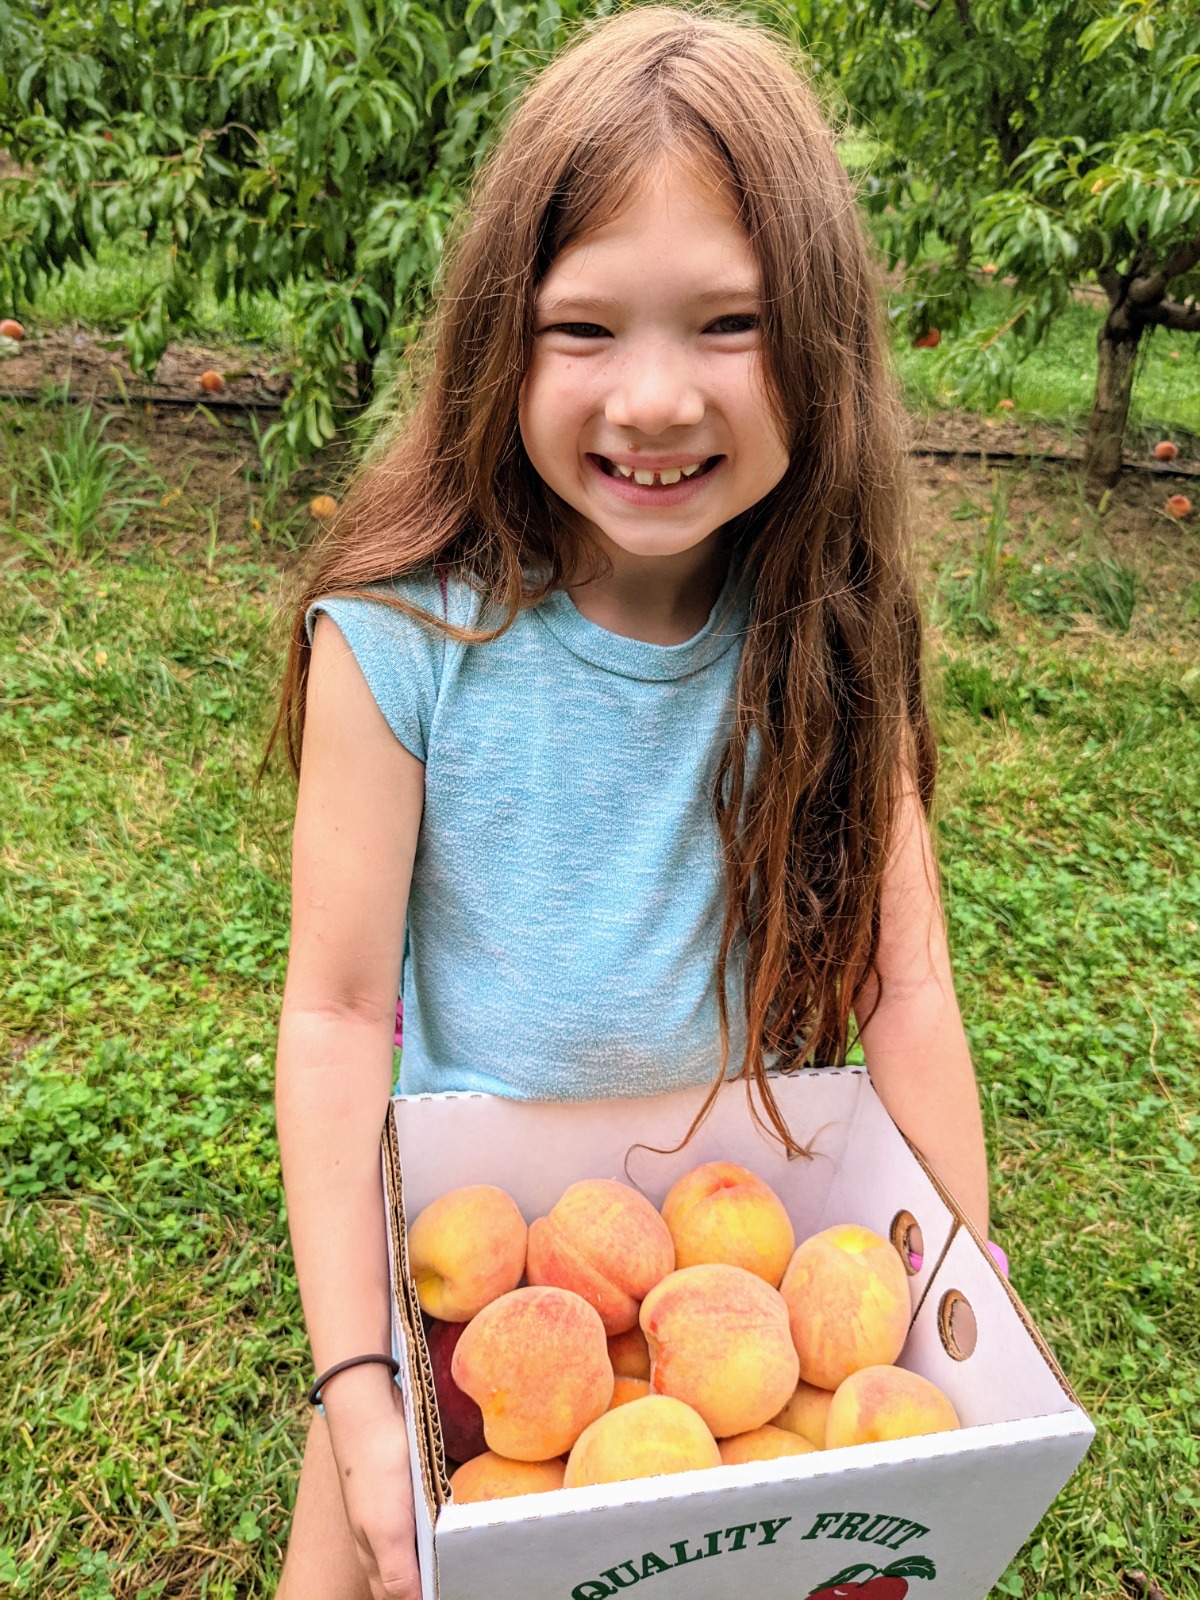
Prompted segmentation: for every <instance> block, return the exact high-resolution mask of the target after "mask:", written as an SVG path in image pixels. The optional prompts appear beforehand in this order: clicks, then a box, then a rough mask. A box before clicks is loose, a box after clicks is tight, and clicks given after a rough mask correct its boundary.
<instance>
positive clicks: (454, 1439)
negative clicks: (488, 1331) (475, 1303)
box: [425, 1320, 487, 1461]
mask: <svg viewBox="0 0 1200 1600" xmlns="http://www.w3.org/2000/svg"><path fill="white" fill-rule="evenodd" d="M467 1326H468V1324H467V1323H465V1322H435V1321H432V1320H431V1321H430V1324H429V1326H428V1328H427V1329H426V1330H425V1343H426V1345H427V1346H428V1349H429V1364H430V1366H431V1368H432V1369H433V1392H434V1394H435V1396H436V1397H437V1414H438V1422H439V1423H440V1424H441V1429H442V1443H443V1444H444V1445H445V1447H446V1454H447V1455H448V1456H449V1457H450V1459H451V1460H452V1461H471V1460H473V1459H474V1457H475V1456H480V1455H482V1454H483V1453H484V1451H485V1450H486V1449H487V1440H486V1439H485V1438H484V1436H483V1417H482V1416H481V1414H480V1411H479V1407H478V1406H477V1405H476V1404H475V1402H474V1400H472V1399H471V1397H470V1396H469V1395H465V1394H464V1393H463V1392H462V1390H461V1389H460V1388H459V1387H458V1385H457V1384H456V1383H455V1381H454V1378H453V1377H452V1375H451V1372H450V1364H451V1362H452V1361H453V1360H454V1347H455V1346H456V1345H457V1343H458V1341H459V1339H460V1338H461V1337H462V1334H463V1330H464V1329H465V1328H466V1327H467Z"/></svg>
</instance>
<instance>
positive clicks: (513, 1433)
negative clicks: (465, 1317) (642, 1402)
mask: <svg viewBox="0 0 1200 1600" xmlns="http://www.w3.org/2000/svg"><path fill="white" fill-rule="evenodd" d="M450 1370H451V1373H452V1374H453V1377H454V1381H455V1383H457V1385H458V1386H459V1388H460V1389H461V1390H462V1391H463V1393H464V1394H468V1395H470V1397H471V1399H472V1400H474V1402H475V1404H476V1405H477V1406H478V1407H479V1409H480V1410H481V1411H482V1412H483V1432H484V1437H485V1438H486V1439H487V1442H488V1449H489V1450H494V1451H495V1453H496V1454H497V1455H501V1456H507V1457H508V1459H509V1460H510V1461H549V1459H550V1458H551V1456H560V1455H563V1454H564V1453H565V1452H566V1451H568V1450H569V1449H570V1448H571V1446H572V1445H573V1444H574V1443H575V1441H576V1439H578V1437H579V1435H580V1434H581V1433H582V1432H583V1430H584V1428H586V1427H587V1425H588V1423H589V1422H594V1421H595V1420H596V1418H597V1417H598V1416H600V1415H602V1413H603V1412H604V1411H605V1410H606V1409H607V1407H608V1403H609V1401H610V1400H611V1399H612V1396H613V1370H612V1366H611V1364H610V1362H609V1359H608V1344H607V1341H606V1340H605V1337H604V1324H603V1323H602V1322H601V1321H600V1316H599V1313H598V1312H597V1311H596V1310H595V1308H594V1307H593V1306H590V1305H588V1303H587V1301H586V1300H582V1299H580V1297H579V1296H578V1295H577V1294H571V1293H570V1291H569V1290H567V1289H547V1288H528V1289H514V1290H513V1291H512V1292H511V1294H505V1295H501V1296H500V1298H499V1299H498V1300H493V1301H492V1303H491V1304H490V1305H488V1306H485V1307H484V1308H483V1310H482V1311H481V1312H480V1313H479V1315H478V1316H477V1317H475V1318H473V1319H472V1321H471V1322H469V1323H468V1324H467V1327H466V1330H465V1331H464V1333H463V1335H462V1337H461V1338H460V1339H459V1341H458V1344H457V1346H456V1347H455V1351H454V1359H453V1361H452V1362H451V1365H450Z"/></svg>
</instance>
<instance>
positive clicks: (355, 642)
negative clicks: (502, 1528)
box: [304, 573, 447, 761]
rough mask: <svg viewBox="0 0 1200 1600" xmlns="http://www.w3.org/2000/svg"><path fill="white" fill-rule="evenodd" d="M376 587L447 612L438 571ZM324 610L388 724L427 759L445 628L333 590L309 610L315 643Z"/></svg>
mask: <svg viewBox="0 0 1200 1600" xmlns="http://www.w3.org/2000/svg"><path fill="white" fill-rule="evenodd" d="M373 587H375V588H376V589H377V592H378V593H379V594H380V596H387V595H395V596H397V597H398V598H399V599H401V600H406V601H408V602H409V603H410V604H411V605H414V606H417V607H419V608H420V609H421V610H422V611H424V612H427V613H428V614H429V615H430V616H432V617H437V618H440V617H442V616H443V615H444V614H445V613H444V611H443V598H442V586H441V583H440V581H439V579H438V578H437V577H436V576H435V575H434V574H433V573H409V574H406V575H405V576H404V577H402V578H397V579H395V580H393V581H392V582H390V583H387V584H380V585H377V586H373ZM321 611H324V612H325V613H326V614H327V615H328V616H330V617H331V618H332V619H333V621H334V622H335V623H336V624H337V627H338V631H339V632H340V633H341V635H342V637H343V638H344V639H345V641H346V643H347V644H348V645H349V646H350V649H351V650H352V651H353V653H354V659H355V660H356V661H357V662H358V665H359V668H360V670H361V671H362V675H363V677H364V678H365V679H366V680H367V687H368V688H369V689H370V691H371V693H372V695H373V696H374V699H375V704H376V705H377V706H378V707H379V709H380V711H381V712H382V713H383V716H384V719H385V721H386V722H387V725H388V727H389V728H390V729H391V730H392V732H393V733H394V734H395V735H396V737H397V739H399V741H400V743H401V744H402V745H403V746H404V748H405V749H406V750H408V751H410V752H411V753H412V754H413V755H414V756H416V758H417V759H418V761H424V760H425V759H426V754H427V752H428V749H429V730H430V725H431V723H432V721H433V712H434V707H435V706H436V705H437V697H438V689H439V687H440V685H441V678H442V669H443V666H444V663H445V658H446V644H447V640H446V636H445V634H443V633H442V632H441V631H440V630H439V629H437V628H434V627H432V626H430V625H429V624H428V623H421V622H418V621H417V620H416V619H415V618H413V617H410V616H407V615H405V613H404V612H402V611H397V610H396V609H395V608H394V607H393V606H390V605H388V604H387V603H386V600H385V599H383V598H381V599H379V600H362V599H350V598H347V597H345V596H343V595H337V594H329V595H322V596H321V597H320V599H317V600H314V601H313V603H312V605H311V606H309V608H308V611H307V613H306V614H305V618H304V627H305V632H306V633H307V636H308V641H309V643H310V644H311V643H312V637H313V631H314V629H315V627H316V622H317V613H318V612H321Z"/></svg>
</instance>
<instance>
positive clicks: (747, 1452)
mask: <svg viewBox="0 0 1200 1600" xmlns="http://www.w3.org/2000/svg"><path fill="white" fill-rule="evenodd" d="M719 1448H720V1451H721V1460H722V1461H723V1462H724V1463H725V1465H726V1466H727V1467H736V1466H740V1465H741V1463H742V1462H744V1461H775V1460H777V1459H778V1458H779V1457H780V1456H809V1455H813V1454H815V1453H816V1448H817V1447H816V1445H814V1444H810V1443H809V1441H808V1440H807V1439H802V1438H801V1437H800V1435H799V1434H798V1433H789V1432H788V1430H787V1429H786V1428H775V1427H772V1426H771V1424H770V1423H769V1422H767V1423H764V1424H763V1426H762V1427H761V1428H751V1430H750V1432H749V1433H735V1434H734V1435H733V1437H732V1438H731V1439H722V1440H721V1441H720V1445H719Z"/></svg>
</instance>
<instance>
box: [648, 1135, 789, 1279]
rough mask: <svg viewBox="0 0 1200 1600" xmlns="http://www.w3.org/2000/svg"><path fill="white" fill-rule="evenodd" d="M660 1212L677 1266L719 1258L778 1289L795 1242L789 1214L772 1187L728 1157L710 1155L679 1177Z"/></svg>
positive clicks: (717, 1259) (697, 1263)
mask: <svg viewBox="0 0 1200 1600" xmlns="http://www.w3.org/2000/svg"><path fill="white" fill-rule="evenodd" d="M662 1214H663V1221H664V1222H665V1223H666V1225H667V1227H668V1228H670V1230H671V1238H672V1239H673V1240H674V1241H675V1265H676V1267H698V1266H702V1265H705V1264H706V1263H708V1262H713V1261H721V1262H724V1263H725V1265H726V1266H729V1267H744V1268H745V1269H746V1271H747V1272H753V1273H756V1274H757V1276H758V1277H760V1278H764V1279H765V1280H766V1281H767V1283H769V1284H770V1285H771V1287H772V1288H773V1289H778V1287H779V1280H780V1279H781V1278H782V1277H783V1274H784V1272H785V1270H786V1269H787V1264H788V1262H789V1261H790V1260H791V1259H792V1252H793V1251H794V1250H795V1248H796V1236H795V1234H794V1233H793V1231H792V1224H791V1219H790V1218H789V1216H788V1214H787V1212H786V1211H785V1210H784V1208H783V1202H782V1201H781V1200H780V1198H779V1196H778V1195H777V1194H776V1193H775V1191H774V1189H772V1188H771V1186H770V1185H769V1184H767V1183H764V1182H763V1180H762V1179H761V1178H760V1177H758V1176H757V1175H756V1174H755V1173H753V1172H751V1171H749V1170H748V1168H746V1167H739V1166H738V1165H737V1164H736V1163H735V1162H732V1161H709V1162H707V1163H706V1164H705V1165H704V1166H702V1167H696V1168H695V1169H694V1170H693V1171H691V1172H689V1173H687V1174H686V1175H685V1176H684V1177H682V1178H680V1179H679V1181H678V1183H676V1184H675V1185H674V1186H673V1188H672V1189H671V1191H670V1193H669V1194H668V1195H667V1198H666V1199H665V1200H664V1201H663V1208H662Z"/></svg>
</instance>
